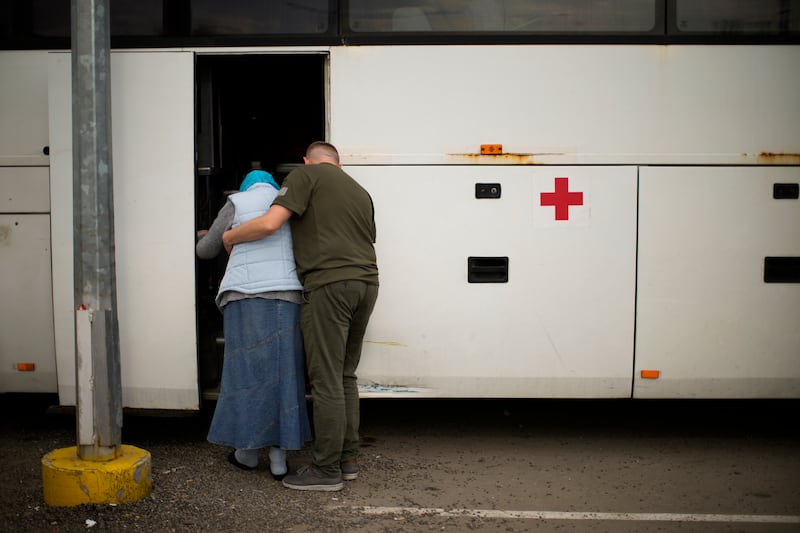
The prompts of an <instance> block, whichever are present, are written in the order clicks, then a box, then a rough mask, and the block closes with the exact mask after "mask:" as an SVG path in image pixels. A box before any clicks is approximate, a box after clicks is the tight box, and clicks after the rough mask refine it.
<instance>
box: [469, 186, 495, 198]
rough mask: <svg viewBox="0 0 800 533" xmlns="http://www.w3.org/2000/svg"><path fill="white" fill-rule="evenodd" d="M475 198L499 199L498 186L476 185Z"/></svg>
mask: <svg viewBox="0 0 800 533" xmlns="http://www.w3.org/2000/svg"><path fill="white" fill-rule="evenodd" d="M475 198H500V184H499V183H476V184H475Z"/></svg>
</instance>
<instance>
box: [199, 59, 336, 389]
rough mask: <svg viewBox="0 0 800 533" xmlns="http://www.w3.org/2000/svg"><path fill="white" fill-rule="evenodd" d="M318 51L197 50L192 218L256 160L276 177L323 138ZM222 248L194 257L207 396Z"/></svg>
mask: <svg viewBox="0 0 800 533" xmlns="http://www.w3.org/2000/svg"><path fill="white" fill-rule="evenodd" d="M326 58H327V56H325V55H323V54H299V55H289V54H281V55H198V56H197V58H196V67H195V76H196V78H195V109H196V116H195V143H196V153H197V160H196V174H195V225H196V228H197V229H198V230H200V229H205V228H208V227H210V226H211V224H212V223H213V221H214V219H215V217H216V214H217V212H218V211H219V209H220V208H221V207H222V206H223V205H224V204H225V201H226V199H227V196H228V194H230V193H231V192H236V191H238V190H239V185H240V183H241V181H242V179H243V178H244V176H245V174H247V172H249V171H250V170H252V169H254V168H261V169H263V170H266V171H267V172H269V173H271V174H272V175H273V176H274V177H275V179H276V181H277V182H278V183H281V182H282V181H283V178H285V177H286V174H288V172H289V171H290V170H291V169H292V168H293V167H294V166H296V165H298V164H302V162H303V155H304V153H305V149H306V147H307V146H308V145H309V144H310V143H311V142H313V141H316V140H321V139H324V138H325V124H326V120H325V117H326V109H325V63H326ZM226 262H227V256H226V255H225V254H224V253H223V254H221V255H220V256H218V257H217V258H216V259H214V260H197V277H196V279H197V328H198V337H197V338H198V352H199V354H198V366H199V379H200V388H201V391H203V395H204V397H206V398H213V397H214V396H215V392H216V390H218V386H219V380H220V377H221V373H222V357H223V351H224V350H223V348H224V336H223V328H222V314H221V313H220V311H219V310H218V309H217V308H216V305H215V303H214V298H215V296H216V293H217V290H218V288H219V283H220V281H221V280H222V276H223V274H224V272H225V265H226Z"/></svg>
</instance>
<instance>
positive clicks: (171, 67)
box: [49, 52, 199, 409]
mask: <svg viewBox="0 0 800 533" xmlns="http://www.w3.org/2000/svg"><path fill="white" fill-rule="evenodd" d="M49 66H50V81H49V84H50V93H49V103H50V106H49V110H50V153H51V179H52V196H53V211H52V217H53V264H54V265H55V266H56V268H55V269H54V271H53V289H54V307H55V322H56V352H57V360H58V380H59V383H58V385H59V396H60V400H61V403H62V404H65V405H71V404H73V403H74V401H75V378H74V376H75V372H74V365H75V348H74V347H75V341H74V321H75V315H74V308H75V305H74V303H73V299H74V296H73V285H74V281H73V266H72V265H73V259H72V258H73V254H72V238H73V234H72V225H73V224H72V201H71V198H72V115H71V75H70V72H71V65H70V54H68V53H54V54H51V61H50V64H49ZM111 76H112V89H111V105H112V115H113V120H112V141H111V143H112V146H113V164H114V172H113V179H114V227H115V241H116V267H117V268H116V272H117V305H118V318H119V332H120V365H121V373H122V403H123V406H125V407H135V408H160V409H196V408H197V407H198V405H199V393H198V384H197V343H196V340H195V339H196V327H195V306H194V299H195V280H194V242H195V239H194V232H195V228H194V207H195V206H194V194H193V190H194V185H193V184H194V99H193V98H192V94H193V92H194V56H193V54H192V53H188V52H160V53H155V52H141V53H125V52H116V53H112V54H111ZM65 199H67V200H66V201H65Z"/></svg>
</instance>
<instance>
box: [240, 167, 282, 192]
mask: <svg viewBox="0 0 800 533" xmlns="http://www.w3.org/2000/svg"><path fill="white" fill-rule="evenodd" d="M256 183H268V184H269V185H272V186H273V187H275V188H276V189H280V187H278V184H277V183H276V182H275V179H274V178H273V177H272V174H270V173H269V172H266V171H264V170H251V171H250V172H248V173H247V175H246V176H245V177H244V181H243V182H242V186H241V187H239V190H240V191H241V192H244V191H246V190H247V189H249V188H250V187H252V186H253V185H255V184H256Z"/></svg>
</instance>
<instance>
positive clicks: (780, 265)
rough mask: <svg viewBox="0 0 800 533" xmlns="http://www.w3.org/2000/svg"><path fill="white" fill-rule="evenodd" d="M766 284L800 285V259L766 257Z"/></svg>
mask: <svg viewBox="0 0 800 533" xmlns="http://www.w3.org/2000/svg"><path fill="white" fill-rule="evenodd" d="M764 283H800V257H765V258H764Z"/></svg>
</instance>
